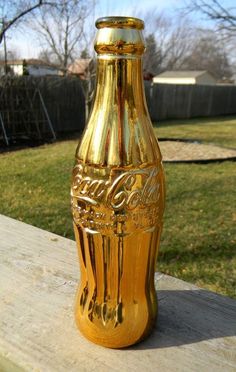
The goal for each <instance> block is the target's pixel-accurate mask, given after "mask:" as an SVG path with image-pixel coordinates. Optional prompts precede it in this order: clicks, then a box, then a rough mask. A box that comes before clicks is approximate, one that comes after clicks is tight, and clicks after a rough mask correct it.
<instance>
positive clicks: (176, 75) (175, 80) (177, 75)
mask: <svg viewBox="0 0 236 372" xmlns="http://www.w3.org/2000/svg"><path fill="white" fill-rule="evenodd" d="M153 82H154V83H157V84H198V85H215V84H216V83H217V80H216V79H215V78H214V77H213V76H212V75H211V74H210V73H209V72H207V71H165V72H163V73H162V74H159V75H157V76H155V77H154V78H153Z"/></svg>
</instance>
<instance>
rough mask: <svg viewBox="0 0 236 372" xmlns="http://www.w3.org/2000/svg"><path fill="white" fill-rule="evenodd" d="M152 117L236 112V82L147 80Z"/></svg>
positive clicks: (180, 116)
mask: <svg viewBox="0 0 236 372" xmlns="http://www.w3.org/2000/svg"><path fill="white" fill-rule="evenodd" d="M145 91H146V97H147V103H148V108H149V112H150V116H151V119H152V120H153V121H156V120H165V119H189V118H194V117H204V116H205V117H207V116H209V117H210V116H218V115H233V114H236V86H214V85H173V84H154V85H153V86H151V84H145Z"/></svg>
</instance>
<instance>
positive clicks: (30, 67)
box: [0, 58, 63, 76]
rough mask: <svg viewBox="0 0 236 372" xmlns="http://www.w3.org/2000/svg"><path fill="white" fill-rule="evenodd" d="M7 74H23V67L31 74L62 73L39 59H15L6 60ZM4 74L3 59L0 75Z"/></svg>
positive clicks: (0, 64)
mask: <svg viewBox="0 0 236 372" xmlns="http://www.w3.org/2000/svg"><path fill="white" fill-rule="evenodd" d="M7 69H8V74H11V75H18V76H20V75H23V72H24V69H26V70H27V74H28V75H31V76H46V75H63V71H62V70H61V69H60V68H59V67H57V66H55V65H53V64H51V63H47V62H44V61H42V60H40V59H34V58H31V59H16V60H8V61H7ZM3 75H5V61H0V76H3Z"/></svg>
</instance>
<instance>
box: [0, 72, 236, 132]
mask: <svg viewBox="0 0 236 372" xmlns="http://www.w3.org/2000/svg"><path fill="white" fill-rule="evenodd" d="M23 78H24V79H26V78H27V79H29V83H30V82H31V83H32V82H33V84H36V85H37V87H38V88H39V89H40V92H41V94H42V97H43V100H44V102H45V106H46V108H47V111H48V114H49V117H50V119H51V122H52V125H53V128H54V130H55V132H56V133H57V135H58V136H60V134H61V133H63V132H75V131H82V130H83V128H84V125H85V99H84V94H83V89H82V85H81V81H80V79H78V78H76V77H56V76H55V77H40V78H32V77H22V79H23ZM18 79H19V78H18ZM1 89H4V88H1ZM1 89H0V91H1ZM145 92H146V98H147V104H148V108H149V112H150V116H151V119H152V121H153V122H155V121H157V120H165V119H189V118H193V117H204V116H205V117H207V116H209V117H210V116H218V115H233V114H236V86H212V85H211V86H204V85H167V84H154V85H153V86H151V84H149V83H145ZM0 93H1V92H0ZM0 111H1V107H0ZM0 135H1V133H0Z"/></svg>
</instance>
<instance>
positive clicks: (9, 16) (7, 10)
mask: <svg viewBox="0 0 236 372" xmlns="http://www.w3.org/2000/svg"><path fill="white" fill-rule="evenodd" d="M43 5H55V2H51V1H46V0H45V1H44V0H38V1H27V0H18V1H10V0H0V12H1V15H0V44H1V43H2V41H3V39H4V36H5V35H6V33H7V32H8V30H9V29H10V28H12V27H13V26H15V25H17V24H18V23H19V21H21V20H22V18H24V17H25V16H26V15H28V14H29V13H31V12H33V11H34V10H36V9H38V8H40V7H42V6H43Z"/></svg>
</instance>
